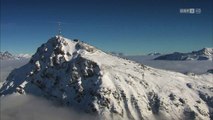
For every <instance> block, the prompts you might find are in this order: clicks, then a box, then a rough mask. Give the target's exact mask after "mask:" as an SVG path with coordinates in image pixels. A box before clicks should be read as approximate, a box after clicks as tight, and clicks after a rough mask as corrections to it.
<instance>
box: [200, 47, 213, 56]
mask: <svg viewBox="0 0 213 120" xmlns="http://www.w3.org/2000/svg"><path fill="white" fill-rule="evenodd" d="M197 52H198V53H200V54H202V55H207V56H213V48H203V49H201V50H199V51H197Z"/></svg>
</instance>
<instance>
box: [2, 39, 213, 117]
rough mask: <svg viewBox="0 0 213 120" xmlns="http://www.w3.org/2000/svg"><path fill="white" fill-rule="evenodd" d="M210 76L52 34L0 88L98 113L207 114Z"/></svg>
mask: <svg viewBox="0 0 213 120" xmlns="http://www.w3.org/2000/svg"><path fill="white" fill-rule="evenodd" d="M212 77H213V75H212V74H211V73H209V74H206V75H203V76H196V75H194V76H192V75H191V76H187V75H184V74H181V73H176V72H170V71H165V70H160V69H155V68H151V67H148V66H144V65H143V64H139V63H135V62H133V61H130V60H126V59H122V58H119V57H116V56H113V55H110V54H107V53H105V52H103V51H101V50H99V49H97V48H95V47H93V46H91V45H88V44H86V43H83V42H81V41H78V40H69V39H67V38H64V37H62V36H55V37H53V38H51V39H50V40H48V41H47V43H44V44H42V45H41V46H40V47H39V48H38V49H37V52H36V53H35V54H34V55H33V56H32V58H31V60H30V62H29V63H28V64H26V65H24V66H23V67H21V68H19V69H16V70H14V71H13V72H12V73H10V75H9V77H8V78H7V80H6V81H5V82H4V84H3V86H2V88H1V89H0V94H1V95H2V96H4V95H7V94H18V95H22V94H33V95H38V96H44V97H46V98H48V99H49V100H53V101H57V102H59V103H61V104H63V105H66V106H69V107H73V108H74V109H78V110H79V109H80V110H83V111H85V112H87V113H93V114H96V115H99V116H100V117H101V119H114V120H123V119H124V120H131V119H132V120H142V119H145V120H156V119H158V118H160V119H194V118H196V119H210V115H212V111H210V110H211V109H212V106H211V105H212V104H213V103H212V99H213V97H212V92H211V87H212V86H211V83H212V80H211V79H210V78H212ZM200 80H202V81H200Z"/></svg>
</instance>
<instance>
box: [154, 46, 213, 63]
mask: <svg viewBox="0 0 213 120" xmlns="http://www.w3.org/2000/svg"><path fill="white" fill-rule="evenodd" d="M212 59H213V48H203V49H201V50H198V51H192V52H189V53H180V52H174V53H172V54H166V55H161V56H159V57H157V58H155V59H154V60H180V61H183V60H212Z"/></svg>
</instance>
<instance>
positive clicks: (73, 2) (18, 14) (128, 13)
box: [1, 0, 213, 55]
mask: <svg viewBox="0 0 213 120" xmlns="http://www.w3.org/2000/svg"><path fill="white" fill-rule="evenodd" d="M180 8H201V10H202V12H201V14H181V13H180V12H179V10H180ZM57 21H61V22H62V34H63V35H64V36H65V37H67V38H71V39H72V38H78V39H80V40H82V41H85V42H87V43H89V44H91V45H94V46H96V47H98V48H100V49H102V50H104V51H115V52H123V53H125V54H126V55H141V54H147V53H150V52H155V51H156V52H160V53H171V52H175V51H179V52H188V51H192V50H198V49H201V48H203V47H212V46H213V27H212V26H213V22H212V21H213V1H212V0H1V51H6V50H8V51H10V52H12V53H14V54H18V53H31V54H33V53H35V51H36V49H37V48H38V47H39V46H40V45H41V44H42V43H45V42H46V41H47V40H48V39H49V38H50V37H52V36H54V35H56V34H57Z"/></svg>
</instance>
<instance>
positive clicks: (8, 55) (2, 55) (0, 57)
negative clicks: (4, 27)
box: [0, 51, 31, 60]
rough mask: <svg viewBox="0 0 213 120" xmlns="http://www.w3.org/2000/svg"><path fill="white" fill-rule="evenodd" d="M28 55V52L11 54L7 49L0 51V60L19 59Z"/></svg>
mask: <svg viewBox="0 0 213 120" xmlns="http://www.w3.org/2000/svg"><path fill="white" fill-rule="evenodd" d="M30 57H31V55H29V54H18V55H13V54H11V53H10V52H8V51H5V52H0V60H19V59H27V58H30Z"/></svg>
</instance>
